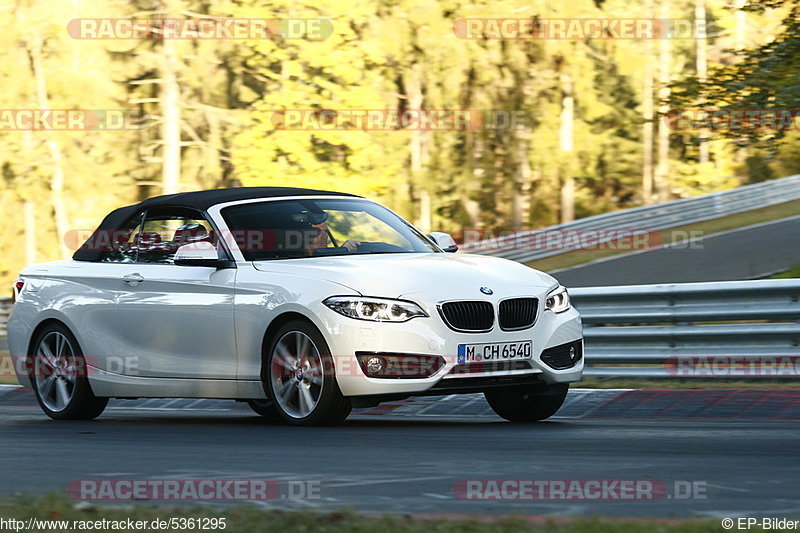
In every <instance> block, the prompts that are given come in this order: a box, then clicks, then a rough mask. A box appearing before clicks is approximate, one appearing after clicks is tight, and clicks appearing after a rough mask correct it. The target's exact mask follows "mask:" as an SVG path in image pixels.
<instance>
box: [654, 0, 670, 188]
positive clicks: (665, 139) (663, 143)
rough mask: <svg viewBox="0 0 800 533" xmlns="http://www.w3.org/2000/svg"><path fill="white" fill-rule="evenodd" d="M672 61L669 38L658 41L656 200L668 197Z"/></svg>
mask: <svg viewBox="0 0 800 533" xmlns="http://www.w3.org/2000/svg"><path fill="white" fill-rule="evenodd" d="M669 12H670V9H669V0H661V13H660V16H661V18H662V19H664V20H666V19H669ZM671 63H672V45H671V42H670V40H669V39H661V40H660V41H659V50H658V114H659V119H660V120H659V121H658V163H657V164H656V174H655V182H656V183H655V185H656V195H657V198H658V202H666V201H667V199H668V197H669V123H668V122H667V113H669V104H668V103H667V98H669V92H670V91H669V82H670V70H671Z"/></svg>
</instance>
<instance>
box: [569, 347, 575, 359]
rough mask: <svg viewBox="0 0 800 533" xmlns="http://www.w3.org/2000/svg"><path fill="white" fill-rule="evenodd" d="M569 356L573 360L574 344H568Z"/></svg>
mask: <svg viewBox="0 0 800 533" xmlns="http://www.w3.org/2000/svg"><path fill="white" fill-rule="evenodd" d="M569 358H570V359H572V360H573V361H574V360H575V347H574V346H570V347H569Z"/></svg>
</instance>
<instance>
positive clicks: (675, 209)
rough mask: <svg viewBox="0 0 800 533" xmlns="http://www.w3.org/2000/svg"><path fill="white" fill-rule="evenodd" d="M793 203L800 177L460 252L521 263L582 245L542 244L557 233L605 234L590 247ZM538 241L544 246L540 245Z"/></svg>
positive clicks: (541, 231)
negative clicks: (623, 235)
mask: <svg viewBox="0 0 800 533" xmlns="http://www.w3.org/2000/svg"><path fill="white" fill-rule="evenodd" d="M798 199H800V174H797V175H794V176H789V177H788V178H781V179H776V180H770V181H765V182H762V183H755V184H753V185H745V186H743V187H738V188H736V189H732V190H730V191H724V192H718V193H712V194H707V195H704V196H698V197H697V198H686V199H683V200H675V201H673V202H667V203H663V204H657V205H648V206H642V207H634V208H631V209H624V210H621V211H614V212H612V213H604V214H602V215H595V216H591V217H586V218H581V219H579V220H576V221H574V222H569V223H566V224H557V225H555V226H550V227H547V228H542V229H537V230H530V231H521V232H513V233H512V234H509V235H505V236H502V237H498V238H496V239H488V240H483V241H479V242H475V243H465V244H464V245H463V246H462V247H461V249H462V250H463V251H465V252H471V253H479V254H486V255H494V256H498V257H504V258H506V259H512V260H514V261H519V262H523V263H524V262H528V261H533V260H535V259H542V258H545V257H550V256H553V255H558V254H562V253H566V252H570V251H573V250H576V249H580V248H581V247H582V246H581V243H580V242H574V244H570V245H566V244H565V245H557V246H549V245H547V243H548V242H549V240H548V235H553V234H554V233H555V232H559V231H560V232H564V233H565V234H567V233H569V232H570V231H571V230H575V231H578V230H607V231H606V232H605V233H603V232H600V233H599V234H598V235H595V236H592V237H591V238H590V240H591V243H592V245H593V246H594V245H598V244H602V243H606V242H609V241H613V240H616V238H617V236H615V235H614V234H613V233H612V231H629V232H630V231H636V232H642V233H646V232H650V231H658V230H664V229H669V228H675V227H678V226H685V225H687V224H693V223H695V222H702V221H705V220H711V219H714V218H719V217H723V216H727V215H732V214H736V213H739V212H742V211H749V210H751V209H757V208H760V207H766V206H769V205H775V204H780V203H784V202H789V201H792V200H798ZM509 233H511V232H509ZM541 243H544V246H542V245H541Z"/></svg>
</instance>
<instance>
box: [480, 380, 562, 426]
mask: <svg viewBox="0 0 800 533" xmlns="http://www.w3.org/2000/svg"><path fill="white" fill-rule="evenodd" d="M568 391H569V384H568V383H555V384H552V385H545V386H541V385H539V386H525V387H510V388H508V389H503V390H496V391H486V392H485V393H484V396H486V401H488V402H489V406H490V407H491V408H492V409H493V410H494V412H495V413H497V414H498V415H500V416H502V417H503V418H505V419H506V420H510V421H511V422H537V421H539V420H544V419H546V418H550V417H551V416H553V415H554V414H556V412H557V411H558V410H559V409H560V408H561V406H562V405H563V403H564V400H565V399H566V398H567V392H568Z"/></svg>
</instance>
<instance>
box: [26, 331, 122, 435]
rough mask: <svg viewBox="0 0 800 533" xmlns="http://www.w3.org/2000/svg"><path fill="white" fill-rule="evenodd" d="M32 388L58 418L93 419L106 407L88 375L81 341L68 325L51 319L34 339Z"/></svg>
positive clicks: (52, 415) (106, 400)
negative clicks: (79, 343)
mask: <svg viewBox="0 0 800 533" xmlns="http://www.w3.org/2000/svg"><path fill="white" fill-rule="evenodd" d="M33 347H34V352H33V353H34V355H33V374H32V376H31V381H32V383H33V392H34V394H35V395H36V400H37V401H38V402H39V406H40V407H41V408H42V411H44V412H45V414H46V415H47V416H49V417H50V418H54V419H56V420H91V419H92V418H97V417H98V416H100V414H101V413H102V412H103V410H104V409H105V408H106V405H107V404H108V398H98V397H96V396H95V395H94V393H93V392H92V388H91V386H90V385H89V379H88V378H87V374H88V367H87V365H86V359H85V358H84V357H83V353H82V352H81V349H80V346H78V341H77V340H76V339H75V336H74V335H73V334H72V332H71V331H70V330H69V329H67V327H66V326H64V325H63V324H60V323H55V322H54V323H52V324H50V325H48V326H46V327H45V328H44V329H43V330H42V331H40V332H39V334H38V335H37V336H36V339H34V342H33Z"/></svg>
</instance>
